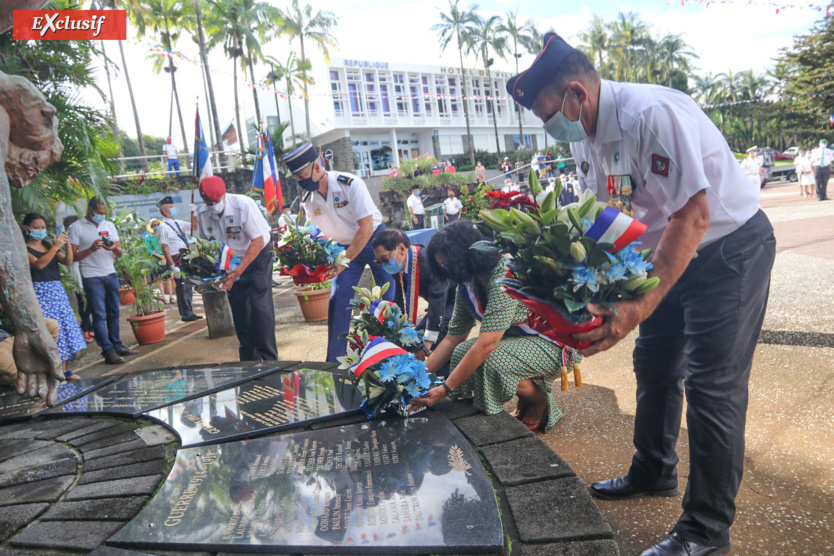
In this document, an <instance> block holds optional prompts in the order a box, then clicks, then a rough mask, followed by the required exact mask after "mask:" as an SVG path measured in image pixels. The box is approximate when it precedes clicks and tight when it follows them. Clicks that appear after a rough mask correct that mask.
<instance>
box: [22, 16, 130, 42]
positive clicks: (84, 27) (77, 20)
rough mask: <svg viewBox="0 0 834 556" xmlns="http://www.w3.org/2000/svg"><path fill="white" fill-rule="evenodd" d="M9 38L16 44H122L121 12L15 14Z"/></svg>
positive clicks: (124, 33)
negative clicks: (36, 42)
mask: <svg viewBox="0 0 834 556" xmlns="http://www.w3.org/2000/svg"><path fill="white" fill-rule="evenodd" d="M12 38H13V39H14V40H17V41H79V40H97V41H108V40H110V41H113V40H118V41H123V40H125V39H126V38H127V12H126V11H125V10H15V11H14V27H13V31H12Z"/></svg>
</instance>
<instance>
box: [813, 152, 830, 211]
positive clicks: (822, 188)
mask: <svg viewBox="0 0 834 556" xmlns="http://www.w3.org/2000/svg"><path fill="white" fill-rule="evenodd" d="M832 158H834V152H832V151H831V149H829V148H828V139H820V143H819V147H817V148H816V149H814V150H813V151H811V167H812V168H813V169H814V181H815V182H816V185H817V201H827V200H828V180H829V178H831V159H832Z"/></svg>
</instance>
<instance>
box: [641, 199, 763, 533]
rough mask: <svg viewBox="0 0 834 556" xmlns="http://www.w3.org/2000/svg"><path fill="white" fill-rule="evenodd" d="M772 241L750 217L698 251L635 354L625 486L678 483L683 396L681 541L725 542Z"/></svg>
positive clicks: (759, 219) (759, 220)
mask: <svg viewBox="0 0 834 556" xmlns="http://www.w3.org/2000/svg"><path fill="white" fill-rule="evenodd" d="M775 249H776V239H775V238H774V236H773V228H772V227H771V225H770V222H769V221H768V219H767V217H766V216H765V214H764V213H763V212H761V211H759V212H758V213H757V214H756V215H755V216H753V218H751V219H750V220H749V221H748V222H747V223H746V224H744V225H743V226H742V227H741V228H739V229H738V230H736V231H735V232H733V233H731V234H729V235H728V236H726V237H724V238H723V239H721V240H719V241H717V242H715V243H713V244H711V245H708V246H707V247H705V248H703V249H702V250H701V251H700V252H699V253H698V256H697V257H696V258H695V259H693V260H692V262H690V263H689V266H688V267H687V269H686V271H685V272H684V273H683V275H682V276H681V278H680V280H679V281H678V282H677V283H676V284H675V285H674V286H673V287H672V289H671V290H670V291H669V293H667V294H666V297H664V298H663V301H661V303H660V305H658V307H657V309H655V311H654V313H652V315H651V316H650V317H649V318H648V319H647V320H646V321H645V322H643V323H642V324H641V325H640V335H639V337H638V338H637V342H636V347H635V349H634V372H635V374H636V377H637V413H636V415H635V422H634V446H635V447H636V448H637V452H636V453H635V454H634V457H633V459H632V463H631V469H630V470H629V473H628V475H629V479H630V480H631V481H632V483H633V484H634V485H636V486H638V487H656V488H673V487H674V485H676V484H677V479H678V477H677V469H676V465H677V463H678V456H677V454H676V453H675V444H676V443H677V440H678V433H679V431H680V425H681V409H682V406H683V393H684V390H685V391H686V400H687V404H688V405H687V410H686V422H687V427H688V429H689V456H690V472H689V482H688V484H687V486H686V494H685V495H684V498H683V510H684V511H683V515H682V516H681V517H680V519H679V520H678V523H677V524H676V525H675V531H677V532H678V533H679V534H680V535H681V536H682V537H683V538H685V539H688V540H691V541H695V542H699V543H704V544H707V545H712V546H720V545H723V544H726V543H727V542H729V539H730V532H729V528H730V525H731V524H732V523H733V519H734V517H735V510H736V507H735V497H736V494H737V493H738V488H739V484H740V483H741V476H742V471H743V464H744V427H745V422H746V413H747V382H748V379H749V378H750V367H751V364H752V360H753V352H754V350H755V349H756V342H757V340H758V337H759V332H760V331H761V327H762V321H763V319H764V314H765V308H766V307H767V296H768V290H769V287H770V270H771V268H772V266H773V259H774V257H775Z"/></svg>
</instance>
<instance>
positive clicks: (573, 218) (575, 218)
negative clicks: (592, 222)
mask: <svg viewBox="0 0 834 556" xmlns="http://www.w3.org/2000/svg"><path fill="white" fill-rule="evenodd" d="M566 210H567V211H568V218H569V219H570V223H571V224H573V227H574V228H575V229H576V231H578V232H579V233H582V219H581V218H579V213H577V212H576V209H572V208H569V209H566Z"/></svg>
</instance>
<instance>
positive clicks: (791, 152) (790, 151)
mask: <svg viewBox="0 0 834 556" xmlns="http://www.w3.org/2000/svg"><path fill="white" fill-rule="evenodd" d="M782 154H789V155H791V156H793V157H796V155H798V154H799V147H791V148H790V149H788V150H786V151H785V152H783V153H782Z"/></svg>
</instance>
